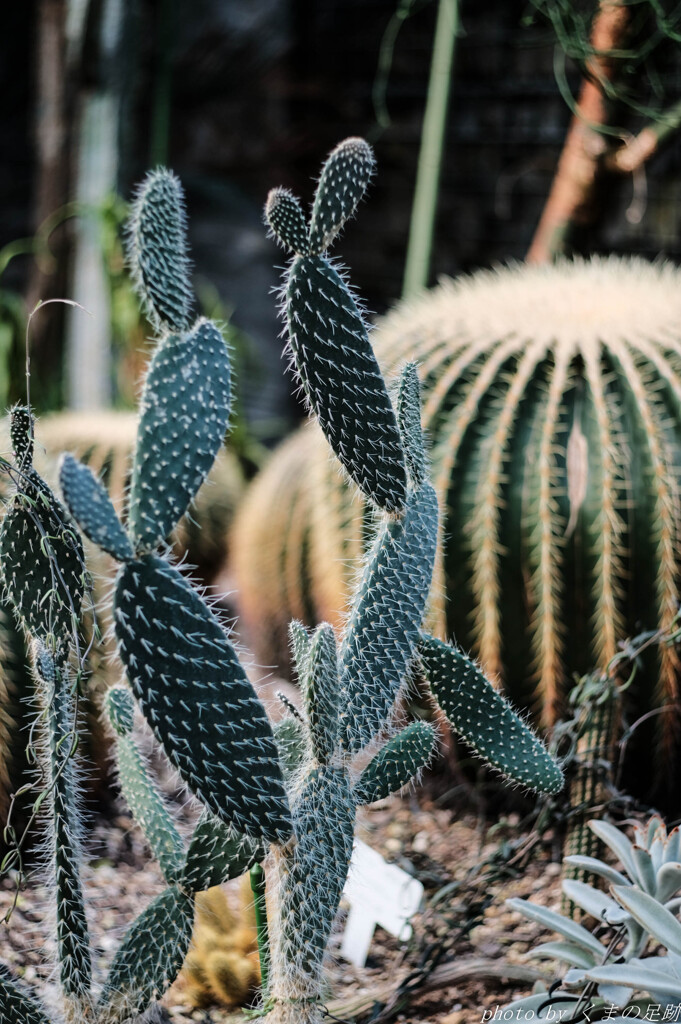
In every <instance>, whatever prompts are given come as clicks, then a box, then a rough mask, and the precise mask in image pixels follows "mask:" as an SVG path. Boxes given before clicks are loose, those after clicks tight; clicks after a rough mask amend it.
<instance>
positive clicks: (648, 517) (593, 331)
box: [235, 257, 681, 802]
mask: <svg viewBox="0 0 681 1024" xmlns="http://www.w3.org/2000/svg"><path fill="white" fill-rule="evenodd" d="M680 323H681V272H679V270H677V269H676V268H674V267H672V266H670V265H664V264H662V263H656V264H652V265H651V264H648V263H645V262H644V261H643V260H640V259H621V258H615V257H610V258H607V259H604V258H593V259H591V260H589V261H580V260H574V261H567V260H561V261H558V262H557V263H556V264H555V265H553V266H549V267H530V266H524V265H523V266H513V267H509V268H503V269H500V270H496V271H494V272H483V273H479V274H476V275H474V276H473V277H470V278H464V279H461V280H460V281H457V282H451V281H445V282H443V283H442V284H441V285H439V286H438V287H437V288H434V289H433V290H432V291H429V292H425V293H424V294H423V295H421V296H419V297H417V298H414V299H411V300H409V302H406V303H402V304H401V305H399V306H398V307H397V308H396V309H395V310H394V312H392V313H390V314H388V315H387V316H386V317H384V318H382V319H381V320H380V321H379V322H378V323H377V325H376V329H375V330H374V332H373V334H372V339H373V341H374V344H375V348H376V353H377V356H378V359H379V363H380V364H381V366H382V368H383V370H384V372H385V373H386V375H387V376H390V375H391V374H394V373H395V371H396V370H397V369H398V368H399V367H400V366H402V365H403V363H404V361H405V360H408V359H414V360H416V362H417V364H418V371H419V376H420V379H421V382H422V387H423V395H424V408H423V421H424V427H425V428H426V430H427V433H428V436H429V438H430V440H431V452H432V468H431V480H432V482H433V485H434V487H435V490H436V492H437V495H438V498H439V502H440V508H441V511H442V516H441V523H440V544H439V548H438V554H437V557H436V561H435V573H434V579H435V584H436V585H435V586H434V587H433V589H432V591H431V597H430V605H429V622H430V623H431V624H432V626H433V628H437V630H438V631H439V632H440V633H442V634H443V635H444V633H445V632H447V633H453V634H454V635H456V637H457V638H458V640H459V641H460V643H461V644H462V645H463V646H464V648H465V649H469V648H470V649H472V650H474V651H475V653H476V655H477V656H478V657H479V659H480V661H481V663H482V665H483V666H484V668H485V670H486V671H487V672H489V673H490V674H491V675H493V676H497V677H499V678H500V679H501V680H502V681H503V686H504V690H505V692H506V693H507V694H508V695H509V696H510V697H511V698H512V699H513V700H514V701H515V702H516V703H517V704H519V705H521V706H523V707H525V708H527V709H528V710H530V711H531V712H532V714H533V716H535V720H536V721H539V722H541V723H542V724H543V725H546V726H548V725H551V724H552V723H553V722H554V721H555V720H556V719H557V717H558V716H560V715H561V714H562V713H563V711H564V709H565V706H566V698H567V694H568V691H569V690H570V688H571V687H572V685H573V680H574V678H575V676H576V675H579V676H582V675H584V674H585V673H587V672H590V671H593V670H594V669H600V670H604V669H605V668H606V666H607V665H608V663H609V661H610V659H611V658H612V657H613V655H614V654H615V653H616V652H617V650H618V642H619V641H622V640H624V639H625V638H626V637H628V636H634V635H636V634H638V633H639V632H640V631H641V630H642V629H656V628H662V629H665V630H666V629H668V628H669V626H670V624H671V622H672V620H673V618H674V616H675V615H676V612H677V609H678V605H679V582H678V581H679V557H678V543H679V537H680V536H681V516H680V515H679V506H678V502H677V500H676V497H675V495H676V494H677V493H678V488H679V484H680V483H681V481H680V479H679V458H678V450H679V445H680V444H681V332H680V330H679V324H680ZM303 433H304V432H302V431H301V432H299V434H298V435H297V437H298V441H297V442H296V440H294V439H293V438H292V439H291V440H290V441H289V442H288V443H289V451H290V452H292V451H293V450H294V449H295V447H296V444H298V446H299V450H301V451H302V446H303V445H304V446H305V447H306V450H308V451H310V452H314V451H315V448H314V442H313V440H312V439H311V438H309V437H306V439H305V441H303ZM318 461H319V464H318ZM322 461H323V456H320V457H319V460H317V459H311V460H310V465H309V468H308V470H307V472H306V474H305V478H304V479H301V480H299V481H298V487H299V489H300V490H301V491H302V490H303V489H305V492H306V506H305V507H306V508H307V509H314V510H315V515H314V517H313V515H312V514H311V513H310V512H308V513H307V514H306V518H305V520H304V521H301V522H299V523H298V525H297V534H298V536H305V537H306V547H305V549H304V551H303V552H302V553H300V554H299V553H297V552H296V551H294V550H293V549H292V546H291V545H292V540H291V538H292V537H293V536H294V533H293V530H291V529H290V530H289V533H288V535H287V537H286V539H284V536H283V534H282V535H280V539H279V559H280V561H281V559H282V556H283V553H284V552H285V557H286V560H287V563H288V564H291V565H294V564H295V563H296V561H298V560H299V561H301V562H302V569H301V580H303V581H304V587H305V592H306V594H308V595H309V601H308V605H309V604H310V603H311V605H312V607H311V609H310V617H309V618H308V619H306V621H308V622H309V623H311V624H312V623H314V622H316V621H323V620H326V621H331V622H334V623H338V624H340V623H341V622H342V617H343V615H344V614H345V613H346V611H347V606H348V599H347V594H348V588H349V585H350V582H351V580H352V578H353V573H355V572H356V571H357V565H358V559H357V558H355V559H354V560H353V559H352V554H351V552H352V549H353V546H354V545H356V544H357V542H358V539H359V542H360V544H361V539H362V531H361V524H362V512H361V509H360V510H358V509H357V506H355V511H354V513H353V514H352V515H350V514H348V513H346V514H345V515H338V510H339V509H342V508H343V505H344V503H345V507H348V506H349V503H350V500H351V496H350V493H349V491H348V493H347V495H346V497H345V499H344V502H343V499H340V498H339V496H338V494H337V485H336V483H335V482H334V483H331V482H329V481H328V478H327V477H325V475H324V468H323V467H322V465H321V464H322ZM276 472H277V458H276V456H275V458H274V459H273V460H272V462H271V464H270V466H269V467H268V468H266V470H265V471H264V473H263V477H262V480H261V481H259V482H257V483H256V487H258V488H262V489H263V490H265V489H266V487H267V478H271V477H270V474H271V475H272V477H273V475H274V474H276ZM247 501H248V498H247ZM249 507H251V509H252V510H253V506H252V505H251V504H250V502H249ZM301 511H302V506H301ZM292 514H293V512H292V510H291V515H292ZM296 514H298V513H296ZM284 515H286V510H284V509H281V510H280V512H279V516H280V517H283V516H284ZM318 523H321V526H318V525H317V524H318ZM244 529H245V525H244V524H242V523H241V522H237V524H236V527H235V537H239V536H240V535H241V533H242V531H243V530H244ZM248 530H249V531H250V533H251V535H252V536H256V535H257V534H258V532H259V531H260V530H261V525H260V524H259V522H258V520H257V516H256V515H255V514H253V512H252V518H251V521H250V523H249V524H248ZM319 530H321V531H322V532H318V531H319ZM329 534H335V538H334V539H330V538H329ZM322 535H324V543H322V542H321V537H322ZM268 543H269V551H270V552H271V554H270V556H269V565H270V566H276V565H277V559H276V551H275V549H276V539H275V538H274V537H273V536H272V534H271V532H270V536H269V539H268ZM285 545H286V546H285ZM252 548H253V550H254V554H253V559H254V560H253V561H252V562H251V563H250V565H245V564H244V563H243V562H237V563H236V567H237V570H238V576H237V580H238V585H239V589H240V590H241V591H243V592H244V593H245V595H246V601H245V605H246V608H247V609H248V608H251V607H255V606H256V604H257V603H258V601H259V599H262V600H263V601H264V602H265V603H267V601H268V597H267V595H268V593H272V592H274V591H275V590H276V589H277V583H276V582H275V581H274V580H273V579H272V578H271V575H270V572H271V570H270V569H269V567H268V566H265V565H261V564H260V563H259V561H258V557H257V550H255V549H256V545H252ZM325 549H327V550H328V551H329V552H330V554H329V555H325V553H324V552H325ZM312 551H314V552H315V555H314V558H312V557H311V555H310V552H312ZM339 551H346V552H347V554H346V555H345V557H344V558H343V559H338V557H337V553H338V552H339ZM353 561H354V564H353ZM302 586H303V584H302V583H299V584H298V588H299V591H300V588H301V587H302ZM287 592H288V593H295V590H294V588H293V586H292V583H291V581H289V583H288V585H287ZM299 603H300V602H299V600H297V604H298V605H299ZM290 607H291V606H289V609H290ZM288 617H289V612H287V609H286V608H284V609H282V611H281V613H280V621H279V624H278V628H276V629H275V628H272V630H271V634H272V635H274V634H275V633H278V634H279V635H282V634H283V633H284V631H285V623H286V621H287V619H288ZM258 656H259V657H260V658H262V659H264V660H265V661H266V662H268V657H269V655H268V652H267V651H265V650H263V651H258ZM268 663H269V662H268ZM680 686H681V674H680V666H679V663H678V654H677V651H676V649H675V648H674V647H673V646H668V647H665V648H664V649H661V650H660V653H659V659H658V660H657V661H656V657H655V656H654V655H651V656H650V657H649V658H647V659H646V663H645V666H643V667H642V670H641V671H640V672H639V674H638V675H637V678H636V680H635V682H634V684H633V686H632V687H631V688H630V690H629V692H628V694H627V697H626V701H625V711H626V713H627V716H628V719H629V720H630V721H632V722H633V721H636V720H638V719H639V718H641V716H644V715H646V714H648V713H649V712H654V714H653V715H652V716H650V717H649V718H648V719H646V721H645V722H644V723H643V724H642V725H641V726H640V727H639V728H638V729H637V730H636V733H635V734H634V736H633V737H632V738H631V741H630V743H629V745H628V749H629V750H630V751H631V753H632V763H634V762H635V763H636V767H635V768H634V769H633V771H632V772H631V773H629V774H628V776H627V779H628V783H627V784H628V785H633V786H635V785H636V782H637V778H638V780H639V782H640V790H641V791H643V792H644V793H645V798H646V799H650V797H651V785H652V783H653V782H654V781H655V780H654V779H652V778H651V773H648V774H647V775H646V777H645V779H644V778H643V777H642V776H641V772H640V763H641V761H642V760H643V761H644V763H648V764H649V763H650V760H651V759H650V756H649V751H650V750H655V751H656V754H657V760H658V764H657V774H658V778H657V782H656V790H655V792H656V799H658V800H665V799H667V800H671V802H673V800H674V794H673V793H671V792H670V791H669V786H670V780H672V779H674V778H675V777H676V770H675V765H676V764H678V755H679V749H680V748H679V742H678V737H679V735H680V729H679V725H680V723H679V712H678V701H679V693H680V690H679V687H680ZM671 785H673V783H672V784H671Z"/></svg>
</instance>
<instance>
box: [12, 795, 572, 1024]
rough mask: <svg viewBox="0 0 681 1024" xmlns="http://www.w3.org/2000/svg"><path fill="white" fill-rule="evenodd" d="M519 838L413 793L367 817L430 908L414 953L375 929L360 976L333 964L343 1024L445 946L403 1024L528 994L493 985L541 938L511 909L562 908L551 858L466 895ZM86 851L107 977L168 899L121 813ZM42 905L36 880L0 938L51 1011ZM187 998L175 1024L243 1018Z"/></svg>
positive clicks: (99, 823)
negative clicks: (150, 913)
mask: <svg viewBox="0 0 681 1024" xmlns="http://www.w3.org/2000/svg"><path fill="white" fill-rule="evenodd" d="M177 810H178V814H179V815H180V816H184V818H185V822H186V825H187V827H188V826H189V823H190V821H191V818H192V810H191V808H190V807H188V806H187V805H186V804H183V805H178V808H177ZM517 833H518V829H517V820H516V819H515V818H513V817H511V818H510V819H509V821H508V823H507V824H506V826H505V827H504V826H501V827H497V829H496V830H495V834H494V836H493V837H491V836H490V835H489V832H488V833H487V834H485V832H484V830H482V829H481V828H480V825H479V822H478V821H476V819H475V818H474V817H472V816H467V817H464V818H463V819H462V820H456V818H455V817H454V816H453V815H452V813H451V812H450V811H448V810H442V809H438V808H437V807H435V806H434V805H433V804H431V803H428V802H427V800H426V799H425V798H422V800H421V802H420V803H418V802H417V801H416V799H415V797H414V796H413V795H412V796H409V797H406V798H403V799H400V798H391V800H390V801H386V802H385V803H384V804H382V805H379V806H377V807H375V808H372V809H370V810H367V811H364V812H363V814H362V818H361V821H360V828H359V835H360V837H361V838H362V839H363V840H364V841H365V842H367V843H368V844H369V845H370V846H372V847H373V848H375V849H377V850H379V851H380V852H381V853H382V854H383V855H384V856H385V857H386V858H387V859H388V860H391V861H394V862H396V863H397V864H399V865H400V866H401V867H403V868H405V869H407V870H409V871H411V872H412V873H414V874H415V875H416V876H417V877H419V878H420V879H421V881H422V882H423V883H424V885H425V887H426V896H427V901H428V902H427V906H426V911H425V913H423V914H422V915H420V916H419V917H418V918H417V919H416V921H415V927H414V936H413V938H412V941H411V943H410V944H409V945H408V946H404V944H400V943H399V942H398V941H397V940H396V939H394V938H392V937H391V936H390V935H388V934H387V933H385V932H383V931H382V930H381V929H377V931H376V935H375V939H374V943H373V945H372V948H371V952H370V956H369V960H368V963H367V966H366V967H365V968H362V969H358V968H355V967H353V966H352V965H350V964H347V963H345V962H343V961H341V960H340V959H335V960H332V962H331V963H330V967H329V978H330V983H331V991H330V993H329V1000H328V1004H327V1005H328V1006H329V1008H330V1010H331V1011H332V1012H333V1013H334V1015H335V1016H336V1017H339V1018H341V1019H346V1017H345V1016H344V1014H345V1015H347V1016H350V1015H351V1014H353V1013H354V1012H356V1011H357V1009H358V1007H359V1008H368V1007H371V1005H372V1003H373V1002H374V1001H375V1000H376V999H378V1000H379V1001H380V1002H382V1003H385V1002H387V1001H389V999H390V996H391V995H392V994H394V992H395V991H396V989H397V988H398V986H399V984H400V982H401V981H402V980H403V979H404V978H405V977H406V976H407V975H408V974H409V973H410V972H412V971H413V970H415V969H416V968H417V967H418V965H419V960H420V958H421V957H422V956H423V952H424V949H425V948H426V946H427V944H428V943H429V942H430V943H434V944H435V946H436V947H437V946H438V945H443V946H444V953H443V956H442V961H441V963H440V965H439V967H438V969H437V971H436V972H435V974H434V975H431V979H430V980H431V982H432V981H433V979H434V980H435V982H436V983H437V987H436V988H434V989H432V990H430V991H427V990H426V988H427V986H422V987H421V989H420V990H417V992H416V995H415V996H414V998H413V999H412V1000H411V1003H410V1005H409V1006H408V1007H407V1008H405V1009H404V1010H402V1011H401V1012H398V1013H397V1014H396V1015H395V1016H394V1018H393V1019H395V1020H397V1021H413V1022H419V1024H464V1022H466V1024H469V1022H470V1024H476V1022H478V1021H481V1020H482V1015H483V1011H484V1010H485V1009H489V1008H490V1007H494V1006H496V1005H497V1004H501V1005H503V1004H504V1003H506V1002H509V1001H510V999H511V998H514V997H516V996H517V995H522V994H525V993H527V992H529V991H530V990H531V987H532V983H531V982H530V981H515V982H513V981H509V980H506V979H504V978H498V977H497V978H495V977H490V976H489V973H490V972H491V973H492V974H494V972H495V971H496V972H497V973H498V972H499V971H500V970H501V968H503V966H504V965H505V964H507V963H511V964H515V965H522V966H523V967H524V968H528V967H534V966H535V965H534V964H533V963H531V962H528V961H527V960H526V959H524V957H523V954H524V953H525V952H526V951H527V949H528V948H530V947H531V946H532V945H533V944H535V943H536V942H537V941H538V939H539V936H540V934H541V930H540V929H539V928H538V926H536V925H534V924H533V923H531V922H529V921H527V920H525V919H522V918H520V917H519V916H518V915H516V914H515V913H513V912H511V911H509V910H508V909H507V908H506V906H505V904H504V899H505V898H506V897H508V896H524V897H530V898H531V899H532V900H534V901H536V902H539V903H541V904H543V905H546V906H553V907H554V908H558V907H559V903H560V895H559V870H560V869H559V866H558V864H555V863H550V862H549V861H548V860H547V859H546V857H547V852H546V850H545V849H543V850H542V849H540V848H539V847H537V850H536V856H535V857H534V859H532V860H531V861H530V863H529V866H528V867H527V869H526V870H524V871H523V873H522V874H520V875H519V876H518V877H516V878H506V879H502V878H497V879H495V880H492V881H490V880H489V879H487V880H485V879H484V878H480V879H478V881H477V882H476V883H470V882H469V883H465V884H463V885H462V883H464V881H465V879H466V878H467V876H468V875H469V873H470V872H471V870H472V869H474V868H475V867H476V866H479V865H480V864H481V863H482V862H483V861H484V860H485V859H486V858H488V857H490V856H491V855H492V854H493V853H494V852H495V850H497V849H498V846H499V843H500V842H501V841H502V840H504V839H517V838H518V834H517ZM88 852H89V860H88V863H87V865H86V867H85V873H84V883H85V889H86V898H87V903H88V909H89V921H90V926H91V935H92V940H93V945H94V951H95V957H94V960H95V970H96V973H97V975H98V976H99V977H102V976H103V975H104V972H105V970H106V965H107V964H108V963H109V962H110V960H111V957H112V956H113V953H114V951H115V949H116V947H117V944H118V942H119V940H120V937H121V935H122V932H123V930H124V929H125V927H126V925H127V924H128V923H129V921H130V920H131V919H132V918H133V917H134V916H135V915H136V914H138V913H139V911H140V909H141V908H142V907H143V906H145V905H146V904H147V903H148V902H149V901H150V900H151V899H152V898H153V897H154V896H155V895H156V894H157V893H159V892H161V891H162V889H163V887H164V883H163V881H162V878H161V876H160V873H159V871H158V868H157V866H156V864H155V863H154V862H153V861H152V860H151V859H150V857H149V851H148V850H147V848H146V844H145V842H144V839H143V837H142V836H141V834H140V833H139V831H138V830H137V828H136V827H134V826H133V824H132V822H131V820H130V818H129V817H128V816H127V815H125V814H121V815H120V816H118V817H116V818H115V819H114V820H112V821H106V820H103V819H97V820H95V821H94V822H93V823H92V826H91V828H90V829H89V834H88ZM456 883H458V886H457V884H456ZM445 887H447V888H445ZM443 890H444V892H445V898H443V899H441V901H440V902H439V903H438V905H437V907H434V906H433V905H432V904H433V898H434V896H435V894H436V893H442V892H443ZM447 893H449V895H448V896H447V895H446V894H447ZM47 895H48V894H47V891H46V888H45V886H44V885H43V884H41V882H40V881H39V878H37V877H35V876H34V877H32V878H31V879H30V880H29V882H28V884H27V886H26V887H25V889H24V890H23V892H22V893H21V894H20V896H19V899H18V902H17V906H16V908H15V910H14V913H13V915H12V918H11V921H10V923H9V926H5V927H3V929H2V931H1V932H0V957H1V958H2V959H3V960H4V961H5V962H7V963H9V964H10V965H11V966H12V968H13V969H14V970H15V971H16V972H17V973H18V974H19V975H21V976H22V977H23V978H24V979H25V980H26V981H27V982H29V983H38V987H39V988H40V989H41V990H42V991H43V993H44V994H45V1002H47V1003H50V1002H52V1001H53V998H54V996H55V992H54V991H53V989H54V985H53V983H52V982H51V980H50V979H51V966H50V965H51V962H52V954H53V951H54V943H53V939H52V938H51V936H53V933H54V929H53V927H52V925H51V921H50V912H49V900H48V898H47ZM13 897H14V887H13V884H12V881H11V879H5V880H4V881H3V882H2V883H1V885H0V913H2V914H4V913H5V911H6V910H7V908H8V907H9V906H10V905H11V902H12V899H13ZM457 965H458V966H460V967H461V969H462V970H463V971H464V973H465V976H464V978H463V979H460V980H457V981H456V982H452V981H451V980H449V981H448V977H447V972H448V971H450V972H451V970H452V969H458V968H457ZM468 965H471V966H470V968H469V966H468ZM481 969H483V970H485V971H487V975H486V976H479V974H478V973H476V972H479V971H480V970H481ZM551 980H552V979H551ZM182 999H183V993H182V985H181V982H180V983H178V984H176V985H175V986H174V987H173V989H172V990H171V991H170V992H169V993H168V994H167V996H166V998H165V1000H164V1005H165V1006H166V1008H167V1011H168V1014H169V1016H170V1019H171V1020H172V1021H173V1022H175V1024H188V1022H189V1021H193V1022H201V1024H227V1022H234V1021H239V1020H241V1021H243V1019H244V1018H243V1016H242V1015H241V1013H240V1012H237V1013H235V1012H234V1011H228V1010H225V1009H224V1008H219V1007H214V1008H213V1007H211V1008H208V1009H202V1010H196V1009H192V1008H190V1007H187V1006H186V1005H183V1002H182Z"/></svg>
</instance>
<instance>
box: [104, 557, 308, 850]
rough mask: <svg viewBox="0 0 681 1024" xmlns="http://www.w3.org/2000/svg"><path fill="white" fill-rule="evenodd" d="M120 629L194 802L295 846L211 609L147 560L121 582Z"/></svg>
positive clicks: (267, 749) (145, 699)
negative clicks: (289, 838) (289, 841)
mask: <svg viewBox="0 0 681 1024" xmlns="http://www.w3.org/2000/svg"><path fill="white" fill-rule="evenodd" d="M114 622H115V630H116V636H117V638H118V642H119V652H120V656H121V658H122V661H123V664H124V665H125V668H126V670H127V674H128V678H129V680H130V684H131V686H132V689H133V692H134V694H135V696H136V697H137V699H138V700H139V702H140V706H141V708H142V711H143V712H144V715H145V717H146V719H147V721H148V722H149V724H150V725H151V727H152V729H153V730H154V732H155V734H156V736H157V738H158V740H159V741H160V743H161V744H162V745H163V747H164V749H165V752H166V754H167V755H168V757H169V758H170V760H171V761H172V763H173V764H174V765H175V767H176V768H177V770H178V771H179V773H180V775H181V776H182V778H183V780H184V781H185V783H186V784H187V785H188V786H189V788H190V789H191V790H192V792H194V793H195V794H196V796H197V797H198V798H199V799H200V800H201V801H202V802H203V803H204V804H205V805H206V806H207V807H209V808H210V809H211V810H212V811H213V813H214V814H216V815H217V816H218V817H219V818H221V819H222V820H223V821H225V822H226V823H227V824H233V825H234V827H235V828H236V829H238V830H239V831H240V832H245V833H246V834H247V835H250V836H252V837H253V838H255V839H259V838H261V837H262V838H265V839H268V840H270V841H273V842H277V841H280V840H281V839H282V838H283V839H285V838H287V837H288V836H289V835H290V833H291V824H290V817H289V810H288V804H287V800H286V795H285V793H284V788H283V782H282V777H281V769H280V766H279V759H278V755H277V748H276V745H275V742H274V739H273V736H272V730H271V728H270V725H269V722H268V720H267V716H266V714H265V710H264V708H263V706H262V704H261V703H260V701H259V700H258V698H257V697H256V694H255V691H254V690H253V687H252V686H251V684H250V682H249V681H248V679H247V677H246V674H245V672H244V670H243V668H242V667H241V665H240V664H239V660H238V658H237V656H236V654H235V652H234V649H233V648H232V646H231V644H230V643H229V641H228V639H227V637H226V636H225V632H224V630H223V628H222V626H221V625H220V623H219V622H218V620H217V619H216V618H215V616H214V615H213V614H212V612H211V611H210V609H209V607H208V606H207V605H206V603H205V602H204V601H203V600H202V599H201V597H200V596H199V595H198V594H197V593H196V591H195V590H194V589H193V588H192V587H191V585H190V584H189V583H188V582H187V581H186V580H185V579H184V577H183V576H182V575H181V574H180V573H179V572H178V571H177V569H175V568H173V567H172V566H171V565H169V564H168V563H167V562H166V561H165V560H163V559H161V558H158V557H156V556H155V555H146V556H144V557H143V558H141V559H139V560H138V561H136V562H128V563H127V564H126V565H125V566H123V568H122V570H121V572H120V573H119V576H118V579H117V582H116V593H115V611H114Z"/></svg>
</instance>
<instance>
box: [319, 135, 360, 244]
mask: <svg viewBox="0 0 681 1024" xmlns="http://www.w3.org/2000/svg"><path fill="white" fill-rule="evenodd" d="M375 166H376V161H375V160H374V154H373V152H372V149H371V146H370V145H369V143H368V142H365V141H364V139H358V138H350V139H344V141H343V142H341V143H339V144H338V145H337V146H336V148H335V149H334V150H333V151H332V152H331V153H330V154H329V156H328V157H327V160H326V163H325V164H324V167H323V168H322V173H321V176H320V178H319V183H318V185H317V191H316V194H315V200H314V206H313V208H312V218H311V221H310V240H309V245H310V250H311V252H313V253H320V252H323V251H324V249H326V248H328V246H329V245H330V244H331V242H332V241H333V240H334V238H335V237H336V235H337V234H338V232H339V231H340V230H341V228H342V227H343V225H344V224H345V222H346V221H347V220H348V218H349V217H352V215H353V213H354V212H355V210H356V209H357V205H358V203H359V202H360V200H361V199H362V196H363V195H364V193H365V192H366V189H367V186H368V184H369V182H370V181H371V176H372V174H373V173H374V168H375Z"/></svg>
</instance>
